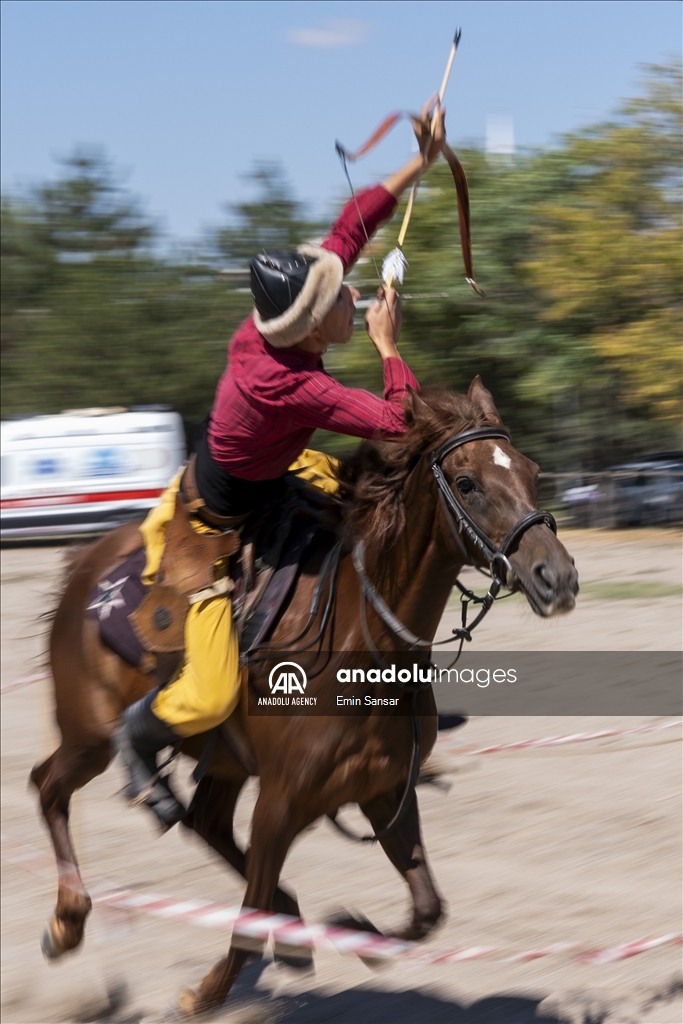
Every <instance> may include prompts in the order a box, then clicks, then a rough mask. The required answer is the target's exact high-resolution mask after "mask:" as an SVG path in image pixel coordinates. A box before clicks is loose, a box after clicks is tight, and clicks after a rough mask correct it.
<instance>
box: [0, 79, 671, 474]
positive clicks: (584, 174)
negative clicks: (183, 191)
mask: <svg viewBox="0 0 683 1024" xmlns="http://www.w3.org/2000/svg"><path fill="white" fill-rule="evenodd" d="M680 86H681V70H680V67H679V66H678V65H670V66H666V67H655V68H650V69H649V70H648V73H647V77H646V80H645V85H644V89H643V91H642V94H641V95H640V96H639V97H637V98H636V99H634V100H632V101H630V102H629V103H628V104H626V105H625V106H624V107H623V108H622V110H621V111H620V113H619V115H618V117H616V118H615V119H614V120H613V121H611V122H609V123H607V124H602V125H597V126H593V127H591V128H588V129H586V130H585V131H582V132H578V133H576V134H573V135H570V136H567V137H566V138H565V139H563V141H562V144H561V145H560V146H559V147H558V148H556V149H551V150H547V151H536V152H531V153H527V154H523V155H522V156H519V157H517V158H515V159H512V160H508V159H503V158H495V157H487V156H486V155H485V154H484V153H482V152H480V151H479V150H476V149H470V150H467V151H463V152H461V153H460V156H461V159H462V161H463V164H464V166H465V168H466V170H467V174H468V178H469V184H470V194H471V203H472V237H473V258H474V269H475V273H476V277H477V280H478V282H479V284H480V285H481V286H482V287H483V288H484V289H485V291H486V293H487V297H486V299H484V300H482V299H480V298H478V297H477V296H476V295H475V294H474V293H473V292H472V291H471V290H470V289H469V287H468V286H467V284H466V283H465V281H464V271H463V269H462V259H461V255H460V245H459V237H458V226H457V213H456V203H455V192H454V189H453V184H452V181H451V179H450V175H449V172H448V169H447V167H446V166H445V164H443V163H439V164H437V165H436V166H435V167H434V168H433V169H432V170H431V171H430V172H429V174H428V176H427V178H426V180H425V181H424V183H423V185H422V187H421V189H420V193H419V196H418V199H417V203H416V206H415V210H414V213H413V220H412V222H411V226H410V230H409V232H408V238H407V243H406V246H405V250H406V256H407V258H408V260H409V262H410V267H409V270H408V274H407V278H406V284H405V287H404V289H403V292H404V298H405V303H404V329H403V338H402V343H401V349H402V352H403V354H404V356H405V358H406V360H407V362H408V363H409V365H410V366H411V367H412V368H413V370H414V371H415V373H416V375H417V377H418V379H419V380H420V382H421V383H422V384H429V383H439V384H444V383H445V384H448V385H451V386H454V387H456V388H458V389H459V390H465V389H466V388H467V386H468V384H469V381H470V380H471V379H472V377H473V376H474V375H475V374H476V373H480V374H481V375H482V377H483V379H484V382H485V383H486V385H487V387H488V388H489V389H490V390H491V391H492V392H493V394H494V396H495V398H496V402H497V404H498V407H499V409H500V412H501V415H502V417H503V419H504V421H505V422H506V423H507V424H508V425H509V426H510V427H511V428H512V429H513V431H514V436H515V441H516V443H517V444H518V445H519V447H521V448H522V449H523V450H524V451H525V452H527V453H528V454H529V455H530V456H532V457H533V458H535V459H536V460H537V461H539V462H540V463H541V464H542V466H543V468H544V469H546V470H567V471H572V472H573V471H574V470H579V469H581V468H583V469H589V468H591V469H597V468H601V467H604V466H606V465H610V464H614V463H617V462H620V461H625V460H627V459H629V458H631V457H634V456H636V455H638V454H641V453H646V452H648V451H653V450H656V449H657V448H672V447H678V446H680V441H679V440H678V437H677V434H676V420H677V416H678V412H679V409H680V400H681V363H680V341H681V333H682V332H681V327H682V324H683V308H682V305H683V304H682V294H681V275H682V269H683V268H682V261H681V235H682V231H681V206H680V199H681V178H680V166H681V135H682V128H681V104H680ZM250 180H251V182H252V183H253V185H254V187H255V197H254V200H253V201H250V202H245V203H239V204H235V205H233V206H231V207H229V208H228V212H229V218H228V223H227V224H226V225H224V226H223V227H220V228H217V229H216V231H215V232H214V234H213V236H212V238H211V239H210V240H209V241H208V242H207V245H206V247H205V250H206V251H205V252H204V253H203V254H201V253H200V254H195V255H194V256H193V257H192V258H190V257H186V258H174V259H171V258H163V257H162V256H161V255H160V251H159V248H158V245H157V239H156V235H155V228H154V225H153V224H152V223H151V222H150V221H149V219H148V218H146V217H145V215H144V214H143V213H142V212H141V211H140V209H139V207H138V206H137V205H136V203H135V202H134V200H133V199H131V197H130V196H129V195H128V194H127V193H126V192H125V191H124V190H123V189H122V187H121V185H120V183H119V182H118V181H117V180H116V176H115V174H114V172H113V170H112V168H111V166H110V165H109V164H108V163H107V161H106V160H105V159H104V157H103V156H102V155H100V154H98V153H97V152H77V153H75V154H74V156H73V157H72V158H71V159H69V160H68V161H66V163H65V165H64V167H63V168H62V174H61V176H60V177H59V179H58V180H57V181H56V182H55V183H51V184H46V185H44V186H43V187H42V188H39V189H38V190H36V191H35V192H33V193H32V194H30V195H28V196H25V197H21V198H16V197H9V196H8V197H5V198H3V201H2V294H1V299H2V356H3V379H2V401H3V413H4V414H5V415H7V414H11V413H15V414H16V413H21V412H52V411H59V410H61V409H64V408H72V407H76V406H91V405H128V404H144V403H153V402H168V403H170V404H171V405H172V406H173V407H174V408H176V409H178V410H179V411H180V412H181V413H182V415H183V416H184V418H185V420H186V421H187V422H188V424H192V423H196V422H198V421H199V420H200V419H202V418H203V417H204V415H205V414H206V412H207V411H208V410H209V409H210V407H211V403H212V400H213V394H214V390H215V387H216V382H217V380H218V378H219V376H220V375H221V373H222V372H223V370H224V368H225V360H226V350H227V346H228V343H229V339H230V336H231V334H232V333H233V331H234V329H235V327H236V326H237V324H238V323H239V321H240V320H241V319H242V317H243V316H245V315H246V313H247V312H248V310H249V308H250V304H251V303H250V297H249V294H248V290H247V287H246V286H247V283H248V282H247V275H246V267H247V264H248V260H249V258H250V257H251V256H252V255H253V254H254V253H255V252H258V251H259V250H262V249H287V248H292V247H293V246H294V245H296V244H297V243H298V242H300V241H302V240H304V239H307V238H308V239H311V238H316V237H320V236H321V234H322V233H323V228H322V227H321V225H319V224H316V223H315V222H314V221H311V220H310V219H309V218H308V217H307V214H306V209H305V206H304V205H303V204H302V203H300V202H299V201H298V200H297V199H296V197H295V196H294V194H293V193H292V191H291V189H290V188H289V186H288V185H287V183H286V181H285V180H284V178H283V176H282V173H281V171H280V170H279V168H278V166H277V165H276V164H261V165H257V166H256V167H255V168H254V170H253V172H252V175H251V177H250ZM399 212H401V211H399ZM397 225H398V217H397V218H395V220H394V221H393V222H392V224H390V225H388V226H386V227H385V228H384V229H383V231H382V232H381V233H380V236H379V237H378V238H377V239H376V240H374V241H373V251H374V252H375V254H376V256H377V257H378V259H381V257H383V256H384V254H385V253H386V252H387V251H388V250H389V249H391V248H392V247H393V246H394V245H395V240H396V234H397V231H398V226H397ZM217 260H218V261H220V262H217ZM219 269H220V270H221V271H225V273H223V274H222V275H221V274H218V273H217V270H219ZM354 280H355V281H356V283H358V285H359V287H361V290H362V291H363V294H364V295H366V296H369V295H371V294H372V293H373V292H374V290H375V288H376V287H377V281H376V279H375V277H374V267H373V264H372V261H371V260H368V259H366V260H361V261H359V264H358V266H357V268H356V270H355V272H354ZM359 326H360V321H359ZM326 365H327V367H328V369H329V370H330V371H331V372H332V373H333V374H335V376H338V377H339V378H340V379H341V380H343V381H344V382H345V383H347V384H349V385H353V386H356V387H368V388H370V389H372V390H374V391H380V390H381V386H382V384H381V365H380V362H379V360H378V358H377V356H376V354H375V352H374V349H373V347H372V345H371V344H370V342H369V341H368V339H367V336H366V335H365V332H364V331H363V330H362V329H360V330H358V331H357V333H356V336H355V337H354V339H353V340H352V342H351V343H350V344H349V345H348V346H346V347H344V348H343V349H338V350H335V351H330V352H328V355H327V356H326ZM315 443H320V444H321V445H322V446H323V447H325V448H326V449H327V450H328V451H334V452H339V451H342V450H344V449H348V448H349V447H350V446H352V445H353V444H354V442H353V441H350V439H348V438H339V437H334V436H330V435H327V436H320V435H319V436H318V437H317V438H316V442H315Z"/></svg>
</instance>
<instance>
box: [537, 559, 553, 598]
mask: <svg viewBox="0 0 683 1024" xmlns="http://www.w3.org/2000/svg"><path fill="white" fill-rule="evenodd" d="M533 577H534V583H535V584H536V587H537V588H538V590H539V591H540V592H541V593H542V594H543V596H544V597H546V598H550V597H552V594H553V580H552V576H551V573H550V570H549V569H548V566H547V565H545V563H544V562H539V564H538V565H535V566H534V568H533Z"/></svg>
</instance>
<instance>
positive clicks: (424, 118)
mask: <svg viewBox="0 0 683 1024" xmlns="http://www.w3.org/2000/svg"><path fill="white" fill-rule="evenodd" d="M429 111H430V107H429V105H427V106H426V107H424V108H423V109H422V113H421V114H420V118H419V120H418V119H417V118H413V131H414V132H415V138H416V139H417V144H418V146H419V147H420V153H421V154H422V157H423V159H424V160H425V161H426V163H427V166H429V165H430V164H433V163H434V161H435V160H436V159H437V157H438V156H439V153H440V152H441V147H442V146H443V144H444V142H445V141H446V123H445V117H446V111H445V110H444V108H443V107H442V106H441V105H440V104H437V106H436V108H435V110H434V114H433V116H432V118H431V119H430V117H429Z"/></svg>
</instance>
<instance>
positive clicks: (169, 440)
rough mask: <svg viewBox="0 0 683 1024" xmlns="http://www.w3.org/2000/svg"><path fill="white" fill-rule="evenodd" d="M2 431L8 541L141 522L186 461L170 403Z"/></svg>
mask: <svg viewBox="0 0 683 1024" xmlns="http://www.w3.org/2000/svg"><path fill="white" fill-rule="evenodd" d="M1 429H2V497H1V499H0V539H1V540H3V541H5V540H18V539H22V538H23V539H26V540H32V539H39V538H46V537H55V538H58V537H68V536H73V535H75V534H84V533H85V534H87V533H91V534H94V533H103V532H104V531H106V530H111V529H113V528H114V527H115V526H119V525H120V524H121V523H124V522H128V521H130V520H133V519H142V518H144V516H145V515H146V514H147V512H148V511H149V509H151V508H153V507H154V505H155V504H156V502H157V499H158V497H159V495H160V494H161V492H162V491H163V489H164V488H165V487H166V486H167V485H168V483H169V481H170V480H171V479H172V478H173V476H174V475H175V473H176V472H177V470H178V468H179V467H180V466H181V465H182V463H183V462H184V461H185V436H184V432H183V424H182V420H181V418H180V416H179V414H178V413H177V412H171V411H170V410H169V408H168V407H167V406H139V407H133V408H131V409H130V410H127V409H122V408H116V409H73V410H70V411H68V412H64V413H61V415H59V416H32V417H30V418H29V419H21V420H7V421H4V422H3V423H2V428H1Z"/></svg>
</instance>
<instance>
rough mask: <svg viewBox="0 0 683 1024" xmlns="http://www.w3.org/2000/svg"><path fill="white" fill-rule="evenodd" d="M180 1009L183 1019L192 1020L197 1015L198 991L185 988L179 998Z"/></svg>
mask: <svg viewBox="0 0 683 1024" xmlns="http://www.w3.org/2000/svg"><path fill="white" fill-rule="evenodd" d="M178 1009H179V1011H180V1016H181V1018H182V1019H183V1020H192V1019H193V1018H196V1016H197V993H196V992H193V991H192V989H191V988H185V989H183V991H182V992H181V993H180V998H179V999H178Z"/></svg>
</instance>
